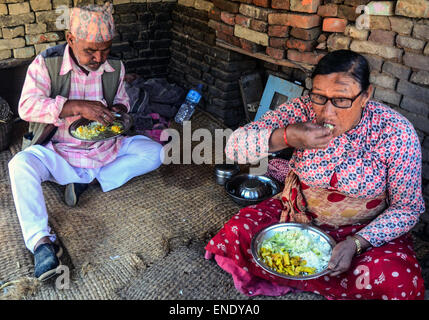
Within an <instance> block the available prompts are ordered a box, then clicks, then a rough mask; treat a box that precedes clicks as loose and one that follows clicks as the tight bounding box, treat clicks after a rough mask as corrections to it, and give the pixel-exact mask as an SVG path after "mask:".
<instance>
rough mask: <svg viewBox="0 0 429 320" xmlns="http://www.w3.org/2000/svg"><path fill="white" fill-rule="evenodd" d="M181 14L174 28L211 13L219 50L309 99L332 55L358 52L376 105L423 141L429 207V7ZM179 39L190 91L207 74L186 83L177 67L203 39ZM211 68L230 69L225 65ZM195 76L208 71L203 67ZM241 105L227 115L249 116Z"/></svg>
mask: <svg viewBox="0 0 429 320" xmlns="http://www.w3.org/2000/svg"><path fill="white" fill-rule="evenodd" d="M359 6H365V7H360V8H359ZM177 8H180V9H176V11H180V12H179V13H178V15H179V16H180V17H181V18H180V21H174V26H175V28H180V27H177V26H178V25H180V24H181V23H182V24H183V22H184V21H185V24H186V21H188V20H187V19H188V18H190V19H191V20H192V19H193V18H192V16H195V15H198V12H205V11H207V13H208V14H207V18H208V21H207V18H206V15H205V13H204V21H207V25H208V26H209V27H210V28H211V29H212V30H213V32H214V33H215V35H216V41H217V43H218V45H221V44H222V43H224V44H225V43H226V44H227V45H229V46H231V47H232V48H233V49H232V50H233V51H237V52H243V50H244V52H245V53H246V55H249V56H253V57H257V58H258V59H260V60H259V62H258V63H257V65H256V66H255V67H254V68H253V70H255V69H261V70H262V72H263V73H264V74H265V75H268V74H275V75H278V76H280V77H283V78H285V79H289V80H292V81H296V80H297V81H300V82H301V83H302V84H303V85H304V86H305V88H306V90H305V92H308V90H309V89H311V79H310V77H309V76H310V74H311V71H312V70H313V68H314V66H315V65H316V64H317V62H318V61H319V59H320V58H321V57H323V56H324V55H325V54H326V53H327V52H329V51H333V50H337V49H351V50H353V51H356V52H359V53H361V54H363V55H364V56H365V57H366V58H367V59H368V61H369V63H370V65H371V79H370V80H371V83H372V84H373V85H374V87H375V91H374V99H376V100H379V101H381V102H384V103H386V104H388V105H390V106H391V107H392V108H393V109H395V110H397V111H399V112H400V113H402V114H403V115H404V116H406V117H407V118H408V119H409V120H410V121H411V122H412V123H413V125H414V127H415V129H416V131H417V133H418V135H419V138H420V142H421V145H422V152H423V184H424V196H425V200H426V203H427V206H428V207H429V104H428V101H429V1H428V0H398V1H369V0H232V1H230V0H207V1H205V0H178V6H177ZM184 8H187V9H184ZM358 8H359V9H360V10H358ZM196 12H197V13H196ZM197 29H198V28H197ZM190 30H191V29H188V31H190ZM174 32H176V31H174ZM179 33H180V36H178V37H176V39H175V40H173V44H172V55H173V58H174V60H173V61H175V65H176V67H175V68H172V69H171V70H172V73H171V75H174V76H173V78H178V77H179V78H181V80H180V81H182V82H183V77H184V78H185V80H186V77H188V79H187V80H189V81H187V82H188V83H193V82H198V81H196V79H201V78H202V77H203V75H204V73H203V75H202V76H200V77H199V76H198V72H197V74H194V75H193V76H192V78H193V79H191V78H190V77H189V74H190V73H188V75H185V76H183V73H180V72H179V71H178V69H180V68H179V67H177V65H178V64H180V63H185V62H186V59H187V57H186V55H183V57H181V58H182V60H180V58H178V56H180V53H178V52H180V51H181V50H183V48H188V45H187V44H186V43H187V41H188V42H189V39H191V38H192V37H195V36H196V33H193V32H192V31H191V32H189V33H188V32H186V30H185V31H184V30H183V29H182V31H180V32H179ZM176 36H177V34H176ZM200 41H201V42H203V40H202V39H201V40H200ZM196 47H198V46H196ZM218 48H219V46H218ZM220 48H225V46H222V45H221V47H220ZM236 49H237V50H236ZM243 57H244V56H243ZM242 59H244V58H242ZM197 60H198V59H197ZM238 60H240V59H238ZM255 60H256V59H255ZM186 64H187V65H189V61H187V62H186ZM208 67H212V68H213V69H214V70H218V69H222V68H224V67H223V65H222V64H219V63H218V64H217V65H213V66H208ZM191 69H192V68H191ZM195 70H200V71H201V69H199V68H198V67H196V69H195ZM223 70H224V71H225V69H223ZM190 71H191V70H190ZM191 72H192V71H191ZM205 77H207V79H210V80H213V78H212V77H211V76H210V77H208V76H207V75H206V76H205ZM191 80H192V81H191ZM231 80H234V79H233V78H231ZM185 82H186V81H185ZM213 93H215V92H214V91H213ZM234 98H236V97H235V96H234ZM237 98H238V97H237ZM235 101H236V103H234V104H232V105H231V106H228V108H231V109H232V108H234V109H235V108H237V107H238V108H242V106H238V104H239V100H238V99H237V100H235ZM217 102H219V101H217ZM209 105H210V104H209ZM209 109H211V110H212V111H214V113H217V114H218V115H219V116H221V117H225V116H227V114H228V113H231V112H230V111H228V109H225V107H224V106H221V105H219V104H211V106H210V107H209ZM240 120H241V119H236V121H235V122H240Z"/></svg>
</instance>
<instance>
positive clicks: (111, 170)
mask: <svg viewBox="0 0 429 320" xmlns="http://www.w3.org/2000/svg"><path fill="white" fill-rule="evenodd" d="M163 159H164V158H163V149H162V145H161V144H159V143H157V142H155V141H153V140H151V139H149V138H148V137H145V136H132V137H126V138H124V139H123V140H122V145H121V148H120V150H119V153H118V155H117V158H116V159H115V160H114V161H112V162H110V163H108V164H107V165H105V166H103V167H101V168H94V169H85V168H77V167H73V166H71V165H70V164H69V163H68V162H67V161H66V160H64V159H63V158H62V157H61V156H59V155H58V154H57V153H55V152H54V151H53V150H51V149H49V148H47V147H44V146H41V145H34V146H31V147H28V148H27V149H25V150H23V151H21V152H19V153H17V154H16V155H15V156H14V157H13V158H12V160H11V161H10V162H9V175H10V180H11V187H12V194H13V199H14V202H15V207H16V211H17V214H18V218H19V222H20V225H21V230H22V234H23V237H24V241H25V245H26V247H27V248H28V249H29V250H30V251H31V252H32V253H33V249H34V246H35V244H36V243H37V242H38V241H39V240H40V239H41V238H43V237H45V236H49V237H50V239H51V241H55V239H56V236H55V234H53V233H52V232H51V229H50V227H49V226H48V212H47V210H46V205H45V199H44V196H43V191H42V185H41V183H42V182H44V181H53V182H56V183H58V184H60V185H66V184H69V183H90V182H92V181H93V180H94V179H97V180H98V182H99V183H100V186H101V189H102V190H103V192H107V191H110V190H113V189H115V188H118V187H120V186H122V185H123V184H124V183H126V182H127V181H129V180H130V179H132V178H134V177H136V176H139V175H142V174H145V173H147V172H150V171H152V170H155V169H157V168H158V167H159V166H160V165H161V163H162V161H163Z"/></svg>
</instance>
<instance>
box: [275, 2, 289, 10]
mask: <svg viewBox="0 0 429 320" xmlns="http://www.w3.org/2000/svg"><path fill="white" fill-rule="evenodd" d="M271 7H273V8H274V9H284V10H289V7H290V2H289V0H272V1H271Z"/></svg>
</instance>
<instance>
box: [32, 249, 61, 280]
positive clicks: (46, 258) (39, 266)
mask: <svg viewBox="0 0 429 320" xmlns="http://www.w3.org/2000/svg"><path fill="white" fill-rule="evenodd" d="M62 253H63V250H62V248H61V247H60V246H58V245H56V244H54V243H43V244H41V245H39V246H38V247H37V248H36V250H35V251H34V276H35V277H36V278H37V279H39V280H40V281H45V280H48V279H49V278H51V277H53V276H54V275H55V273H56V270H57V267H58V266H59V265H60V260H59V259H58V258H59V257H60V256H61V255H62Z"/></svg>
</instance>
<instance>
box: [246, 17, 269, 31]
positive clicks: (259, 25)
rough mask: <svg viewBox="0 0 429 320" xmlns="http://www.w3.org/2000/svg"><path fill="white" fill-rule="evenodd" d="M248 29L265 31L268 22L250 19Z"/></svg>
mask: <svg viewBox="0 0 429 320" xmlns="http://www.w3.org/2000/svg"><path fill="white" fill-rule="evenodd" d="M250 29H252V30H255V31H259V32H267V30H268V23H266V22H264V21H261V20H256V19H252V20H251V21H250Z"/></svg>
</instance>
